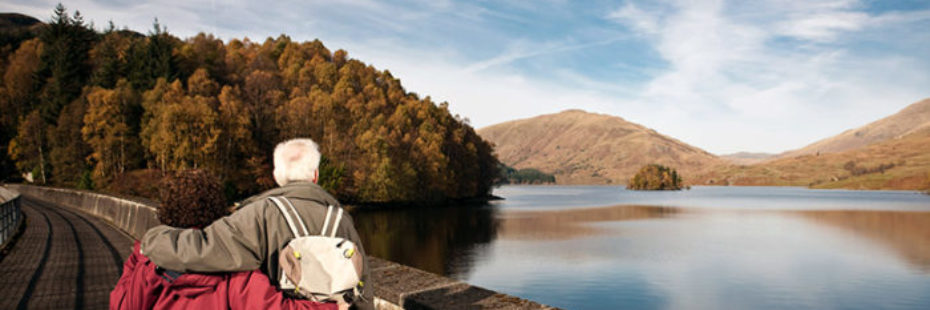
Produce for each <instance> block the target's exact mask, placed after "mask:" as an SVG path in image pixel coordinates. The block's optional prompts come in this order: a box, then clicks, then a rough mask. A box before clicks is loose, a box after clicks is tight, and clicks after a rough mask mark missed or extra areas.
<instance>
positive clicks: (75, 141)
mask: <svg viewBox="0 0 930 310" xmlns="http://www.w3.org/2000/svg"><path fill="white" fill-rule="evenodd" d="M85 109H86V104H85V101H84V98H78V99H76V100H74V101H72V102H71V103H70V104H68V105H67V106H65V108H64V109H62V110H61V113H59V114H58V122H57V123H56V124H55V125H54V126H51V127H50V128H49V130H48V143H49V152H48V153H49V163H50V164H51V166H52V173H51V180H52V183H54V184H57V185H61V186H70V187H81V188H91V187H93V186H92V183H91V182H89V179H88V178H87V177H89V173H88V172H89V165H88V163H87V161H86V160H85V159H86V158H87V157H88V155H89V154H90V153H91V150H90V147H89V146H88V145H87V144H86V143H85V142H84V140H83V139H82V137H81V127H83V126H84V113H85Z"/></svg>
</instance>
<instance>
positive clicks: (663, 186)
mask: <svg viewBox="0 0 930 310" xmlns="http://www.w3.org/2000/svg"><path fill="white" fill-rule="evenodd" d="M626 188H627V189H632V190H681V188H682V186H681V176H680V175H678V171H675V169H672V168H669V167H665V166H662V165H658V164H649V165H645V166H643V167H642V168H640V169H639V172H638V173H636V175H634V176H633V178H631V179H630V184H629V185H627V187H626Z"/></svg>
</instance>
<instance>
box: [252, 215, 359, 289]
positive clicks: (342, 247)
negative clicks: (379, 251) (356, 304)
mask: <svg viewBox="0 0 930 310" xmlns="http://www.w3.org/2000/svg"><path fill="white" fill-rule="evenodd" d="M270 199H271V201H272V202H274V204H275V205H276V206H277V207H278V210H281V213H282V214H284V218H285V219H286V220H287V225H288V227H290V229H291V232H292V233H294V239H291V241H289V242H288V243H287V246H285V247H284V249H282V250H281V252H280V255H279V257H278V260H279V264H280V266H281V280H280V283H281V289H282V290H289V291H291V292H294V293H296V294H297V295H300V296H301V297H304V298H307V299H311V300H314V301H320V302H325V301H338V302H348V303H351V302H352V301H353V300H354V299H355V298H361V294H360V293H359V289H360V288H361V287H362V285H363V283H362V282H361V280H360V277H361V275H362V264H363V257H362V255H361V253H358V250H357V248H356V245H355V244H354V243H352V241H349V240H347V239H343V238H339V237H336V230H337V229H338V228H339V221H341V220H342V212H343V210H342V208H337V207H333V206H329V208H328V209H327V210H326V220H325V221H324V222H323V229H321V230H320V234H319V235H316V236H311V235H310V233H309V230H307V225H305V224H304V221H303V219H301V218H300V215H299V214H298V213H297V210H296V209H295V208H294V205H293V204H291V201H290V200H288V199H287V198H285V197H270ZM334 209H335V212H333V211H334ZM288 211H290V212H288ZM333 213H335V214H333ZM292 215H293V217H296V218H297V222H298V223H299V224H300V225H299V226H298V225H296V224H295V223H294V219H293V218H292ZM331 218H335V219H334V220H332V221H331ZM330 225H331V226H332V230H331V232H330V233H329V235H328V236H327V235H326V232H327V230H328V229H329V228H330ZM298 228H301V229H302V232H303V233H301V231H298Z"/></svg>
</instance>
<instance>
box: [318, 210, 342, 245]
mask: <svg viewBox="0 0 930 310" xmlns="http://www.w3.org/2000/svg"><path fill="white" fill-rule="evenodd" d="M334 208H335V209H337V210H336V214H335V216H336V219H335V220H334V221H332V224H333V229H332V233H330V234H329V237H330V238H333V237H335V236H336V230H337V229H339V221H341V220H342V208H336V207H334V206H333V205H329V208H326V220H325V221H323V229H320V236H326V230H327V229H328V228H329V224H330V219H331V218H332V217H333V209H334Z"/></svg>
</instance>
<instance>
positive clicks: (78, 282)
mask: <svg viewBox="0 0 930 310" xmlns="http://www.w3.org/2000/svg"><path fill="white" fill-rule="evenodd" d="M22 199H23V201H22V203H23V204H22V207H23V213H24V214H25V216H26V225H25V231H24V232H23V234H22V235H20V236H19V239H18V240H16V241H15V242H16V243H15V244H14V246H13V248H12V249H11V251H10V252H9V254H8V255H7V256H6V257H4V258H3V260H2V261H0V309H26V308H28V309H106V308H107V306H108V304H109V297H110V290H112V289H113V286H114V285H116V281H117V280H118V279H119V276H120V273H121V272H122V269H123V267H122V266H123V261H124V260H125V259H126V257H128V256H129V253H130V252H131V251H132V239H131V238H130V237H129V236H128V235H126V234H124V233H122V232H121V231H119V230H117V229H116V228H113V227H112V226H109V225H108V224H106V223H104V222H103V221H101V220H99V219H97V218H95V217H93V216H89V215H86V214H83V213H81V212H79V211H75V210H71V209H68V208H63V207H58V206H54V205H50V204H49V203H46V202H43V201H39V200H35V199H33V198H31V197H27V196H23V197H22Z"/></svg>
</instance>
